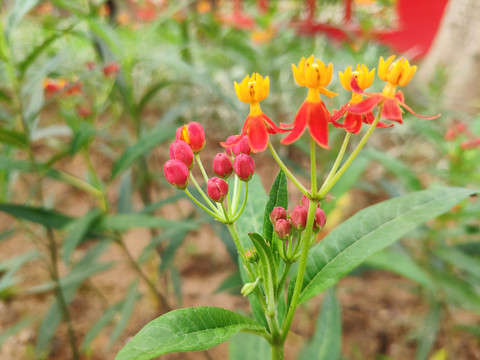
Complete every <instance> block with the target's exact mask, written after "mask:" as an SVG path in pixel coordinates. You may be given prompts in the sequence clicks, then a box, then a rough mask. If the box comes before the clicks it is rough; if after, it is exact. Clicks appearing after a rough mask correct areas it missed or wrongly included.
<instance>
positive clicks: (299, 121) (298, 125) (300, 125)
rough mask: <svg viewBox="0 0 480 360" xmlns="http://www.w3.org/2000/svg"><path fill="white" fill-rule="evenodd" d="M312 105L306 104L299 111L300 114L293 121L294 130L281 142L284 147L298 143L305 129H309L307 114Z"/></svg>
mask: <svg viewBox="0 0 480 360" xmlns="http://www.w3.org/2000/svg"><path fill="white" fill-rule="evenodd" d="M310 105H311V103H308V102H306V101H305V102H304V103H303V104H302V105H301V106H300V109H298V113H297V115H296V116H295V120H294V121H293V129H292V130H291V133H290V134H288V135H287V136H286V137H285V138H283V139H282V141H280V142H281V143H282V144H284V145H290V144H291V143H293V142H294V141H297V140H298V138H299V137H300V136H302V134H303V132H304V131H305V128H306V127H307V113H308V111H309V110H308V109H309V107H310Z"/></svg>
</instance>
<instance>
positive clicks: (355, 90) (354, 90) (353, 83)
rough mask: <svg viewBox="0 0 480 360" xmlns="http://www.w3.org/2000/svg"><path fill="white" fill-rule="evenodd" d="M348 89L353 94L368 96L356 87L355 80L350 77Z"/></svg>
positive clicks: (353, 77)
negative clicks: (350, 89)
mask: <svg viewBox="0 0 480 360" xmlns="http://www.w3.org/2000/svg"><path fill="white" fill-rule="evenodd" d="M350 87H351V88H352V91H353V92H354V93H356V94H360V95H364V96H368V94H367V93H366V92H364V91H363V90H362V88H361V87H360V86H358V82H357V80H356V79H355V76H352V78H351V79H350Z"/></svg>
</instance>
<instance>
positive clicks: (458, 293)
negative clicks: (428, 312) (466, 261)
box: [431, 271, 480, 314]
mask: <svg viewBox="0 0 480 360" xmlns="http://www.w3.org/2000/svg"><path fill="white" fill-rule="evenodd" d="M431 276H432V278H433V280H434V281H435V283H436V284H437V286H438V288H439V289H440V291H442V292H443V293H444V295H445V298H446V299H447V300H448V302H450V303H453V304H455V305H457V306H461V307H463V308H466V309H469V310H472V311H475V312H476V313H477V314H480V295H479V294H478V292H477V291H476V289H475V288H474V285H473V284H470V283H469V282H467V281H464V280H462V279H460V278H459V277H458V276H456V275H451V274H448V273H442V272H439V271H431Z"/></svg>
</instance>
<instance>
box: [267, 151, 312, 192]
mask: <svg viewBox="0 0 480 360" xmlns="http://www.w3.org/2000/svg"><path fill="white" fill-rule="evenodd" d="M268 148H269V149H270V152H271V153H272V156H273V158H274V159H275V161H276V162H277V164H278V166H280V169H282V170H283V172H284V173H285V175H286V176H287V177H288V178H289V179H290V180H291V181H292V182H293V183H294V184H295V186H296V187H297V188H298V190H300V192H301V193H302V194H303V195H305V196H309V194H308V191H307V189H305V187H304V186H303V185H302V184H301V183H300V181H298V179H297V178H296V177H295V175H293V174H292V172H291V171H290V170H289V169H288V168H287V167H286V166H285V164H284V163H283V161H282V160H281V159H280V157H279V156H278V154H277V152H276V151H275V149H274V148H273V146H272V144H270V142H269V143H268Z"/></svg>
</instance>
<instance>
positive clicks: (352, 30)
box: [223, 0, 448, 57]
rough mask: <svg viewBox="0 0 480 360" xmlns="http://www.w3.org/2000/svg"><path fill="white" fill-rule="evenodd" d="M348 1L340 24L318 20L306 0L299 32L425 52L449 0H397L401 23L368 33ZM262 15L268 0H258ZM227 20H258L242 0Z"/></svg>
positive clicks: (245, 24)
mask: <svg viewBox="0 0 480 360" xmlns="http://www.w3.org/2000/svg"><path fill="white" fill-rule="evenodd" d="M343 1H344V4H345V6H344V16H343V22H342V23H340V24H329V23H322V22H318V21H316V20H315V14H316V10H317V7H316V1H315V0H305V5H306V8H307V16H306V19H305V20H302V21H294V22H293V23H292V25H293V26H294V27H295V28H296V29H297V31H298V33H299V34H303V35H315V34H317V33H325V34H326V35H327V36H328V37H330V38H332V39H334V40H337V41H349V40H353V39H354V38H355V37H358V36H359V35H368V37H370V38H371V37H373V38H374V39H376V40H378V41H379V42H381V43H384V44H386V45H389V46H391V47H392V48H393V49H394V50H395V51H396V52H406V51H409V52H410V53H411V54H410V57H421V56H423V55H425V54H426V53H427V52H428V50H429V49H430V46H431V45H432V42H433V39H434V38H435V35H436V33H437V31H438V27H439V25H440V21H441V20H442V17H443V13H444V11H445V7H446V5H447V3H448V0H435V1H431V0H397V1H396V5H395V10H396V14H397V18H398V25H397V26H395V27H392V28H390V29H386V30H379V29H373V30H372V29H371V30H369V31H368V34H367V33H366V32H365V31H364V30H362V29H361V28H360V27H359V26H358V25H356V24H354V21H353V20H354V19H353V18H352V17H353V16H354V13H353V6H354V5H355V4H353V0H343ZM257 6H258V9H259V12H260V13H261V14H265V13H266V12H267V11H268V7H269V2H268V1H267V0H257ZM223 20H224V21H226V22H228V23H230V24H232V25H234V26H236V27H240V28H245V29H253V28H254V27H255V20H254V18H252V17H249V16H247V15H245V14H244V12H243V9H242V1H241V0H233V11H232V14H230V15H227V16H224V17H223Z"/></svg>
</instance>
